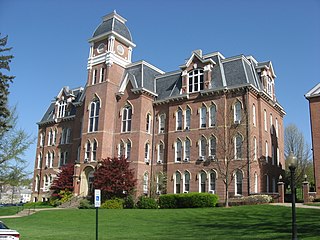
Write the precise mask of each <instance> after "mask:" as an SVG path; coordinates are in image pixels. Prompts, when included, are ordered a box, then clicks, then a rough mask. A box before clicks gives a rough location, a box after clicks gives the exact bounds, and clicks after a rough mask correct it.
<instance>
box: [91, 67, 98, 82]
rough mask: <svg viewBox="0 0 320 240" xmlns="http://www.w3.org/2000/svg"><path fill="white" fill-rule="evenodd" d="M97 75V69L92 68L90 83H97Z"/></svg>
mask: <svg viewBox="0 0 320 240" xmlns="http://www.w3.org/2000/svg"><path fill="white" fill-rule="evenodd" d="M97 77H98V70H97V69H93V72H92V85H94V84H96V83H97Z"/></svg>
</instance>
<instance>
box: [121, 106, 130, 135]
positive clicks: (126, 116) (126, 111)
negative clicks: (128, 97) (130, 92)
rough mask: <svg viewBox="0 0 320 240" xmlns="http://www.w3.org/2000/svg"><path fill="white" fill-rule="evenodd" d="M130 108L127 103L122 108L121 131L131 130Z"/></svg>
mask: <svg viewBox="0 0 320 240" xmlns="http://www.w3.org/2000/svg"><path fill="white" fill-rule="evenodd" d="M131 119H132V108H131V106H130V105H127V106H125V107H124V108H123V110H122V132H130V131H131Z"/></svg>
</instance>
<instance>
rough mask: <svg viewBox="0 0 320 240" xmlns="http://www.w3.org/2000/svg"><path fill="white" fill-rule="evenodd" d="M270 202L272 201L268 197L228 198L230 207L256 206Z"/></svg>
mask: <svg viewBox="0 0 320 240" xmlns="http://www.w3.org/2000/svg"><path fill="white" fill-rule="evenodd" d="M272 201H273V199H272V197H271V196H269V195H250V196H247V197H239V198H230V199H229V205H230V206H239V205H257V204H265V203H270V202H272Z"/></svg>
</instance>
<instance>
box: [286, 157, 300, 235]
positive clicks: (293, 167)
mask: <svg viewBox="0 0 320 240" xmlns="http://www.w3.org/2000/svg"><path fill="white" fill-rule="evenodd" d="M287 163H288V166H289V169H290V173H291V202H292V240H297V239H298V237H297V224H296V186H295V175H294V174H295V171H296V167H297V158H296V156H294V155H293V153H292V152H290V154H289V156H288V157H287Z"/></svg>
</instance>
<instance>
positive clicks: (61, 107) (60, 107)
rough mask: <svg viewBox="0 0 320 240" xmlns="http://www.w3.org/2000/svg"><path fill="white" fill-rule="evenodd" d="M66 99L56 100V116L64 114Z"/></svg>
mask: <svg viewBox="0 0 320 240" xmlns="http://www.w3.org/2000/svg"><path fill="white" fill-rule="evenodd" d="M66 109H67V100H61V101H59V102H58V107H57V118H63V117H64V116H65V115H66Z"/></svg>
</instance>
